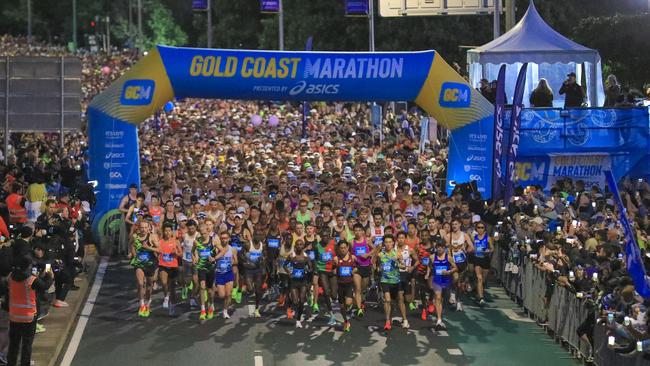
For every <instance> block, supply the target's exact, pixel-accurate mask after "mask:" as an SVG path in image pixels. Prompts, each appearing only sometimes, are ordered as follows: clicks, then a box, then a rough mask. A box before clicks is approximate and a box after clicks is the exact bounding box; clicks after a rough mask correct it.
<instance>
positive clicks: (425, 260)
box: [421, 257, 429, 266]
mask: <svg viewBox="0 0 650 366" xmlns="http://www.w3.org/2000/svg"><path fill="white" fill-rule="evenodd" d="M421 262H422V265H423V266H428V265H429V257H424V258H422V260H421Z"/></svg>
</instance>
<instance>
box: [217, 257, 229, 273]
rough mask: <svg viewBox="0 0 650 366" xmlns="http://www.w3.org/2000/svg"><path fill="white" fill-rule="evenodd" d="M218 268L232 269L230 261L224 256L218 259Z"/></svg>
mask: <svg viewBox="0 0 650 366" xmlns="http://www.w3.org/2000/svg"><path fill="white" fill-rule="evenodd" d="M217 268H218V269H219V271H220V272H228V271H229V270H230V261H229V260H227V259H224V258H220V259H219V260H218V261H217Z"/></svg>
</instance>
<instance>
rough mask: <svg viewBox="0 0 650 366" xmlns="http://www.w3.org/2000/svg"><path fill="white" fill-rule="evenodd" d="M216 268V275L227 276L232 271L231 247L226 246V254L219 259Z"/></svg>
mask: <svg viewBox="0 0 650 366" xmlns="http://www.w3.org/2000/svg"><path fill="white" fill-rule="evenodd" d="M215 267H216V268H215V273H217V274H226V273H228V272H230V271H232V247H231V246H230V245H226V254H224V256H223V257H221V258H219V259H217V263H216V266H215Z"/></svg>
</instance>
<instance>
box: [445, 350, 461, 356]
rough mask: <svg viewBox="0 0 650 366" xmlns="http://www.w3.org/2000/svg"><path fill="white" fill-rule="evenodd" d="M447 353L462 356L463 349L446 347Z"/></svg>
mask: <svg viewBox="0 0 650 366" xmlns="http://www.w3.org/2000/svg"><path fill="white" fill-rule="evenodd" d="M447 353H449V354H450V355H452V356H462V355H463V351H461V350H460V349H458V348H447Z"/></svg>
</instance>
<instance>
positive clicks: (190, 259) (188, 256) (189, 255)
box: [185, 252, 192, 262]
mask: <svg viewBox="0 0 650 366" xmlns="http://www.w3.org/2000/svg"><path fill="white" fill-rule="evenodd" d="M185 260H186V261H188V262H191V261H192V252H185Z"/></svg>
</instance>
